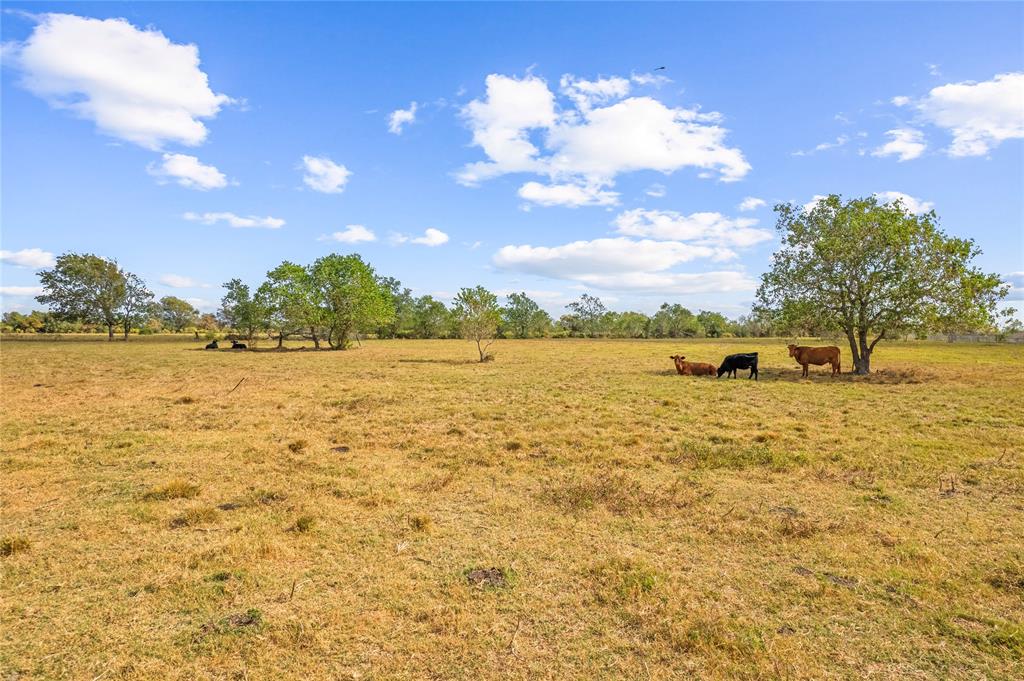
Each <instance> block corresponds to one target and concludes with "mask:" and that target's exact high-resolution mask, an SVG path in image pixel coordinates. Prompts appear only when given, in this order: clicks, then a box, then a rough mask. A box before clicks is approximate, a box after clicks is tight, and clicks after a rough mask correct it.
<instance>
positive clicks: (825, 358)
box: [789, 344, 842, 378]
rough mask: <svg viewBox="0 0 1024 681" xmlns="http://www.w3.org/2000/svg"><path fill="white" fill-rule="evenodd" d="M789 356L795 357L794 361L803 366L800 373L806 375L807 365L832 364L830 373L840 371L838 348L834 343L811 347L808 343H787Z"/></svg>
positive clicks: (833, 373) (834, 373)
mask: <svg viewBox="0 0 1024 681" xmlns="http://www.w3.org/2000/svg"><path fill="white" fill-rule="evenodd" d="M789 356H790V357H793V358H794V359H796V363H797V364H799V365H800V366H802V367H803V368H804V373H803V374H802V375H803V377H804V378H806V377H807V365H808V364H813V365H815V366H821V365H823V364H830V365H832V375H833V376H835V375H836V374H839V373H842V372H841V371H840V370H839V348H837V347H836V346H834V345H829V346H823V347H819V348H812V347H810V346H808V345H793V344H790V345H789Z"/></svg>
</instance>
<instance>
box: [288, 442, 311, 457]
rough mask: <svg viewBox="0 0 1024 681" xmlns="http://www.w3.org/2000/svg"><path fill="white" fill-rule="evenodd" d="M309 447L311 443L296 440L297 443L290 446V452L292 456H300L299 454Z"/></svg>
mask: <svg viewBox="0 0 1024 681" xmlns="http://www.w3.org/2000/svg"><path fill="white" fill-rule="evenodd" d="M308 446H309V443H308V442H306V441H305V440H296V441H295V442H291V443H289V444H288V451H290V452H291V453H292V454H298V453H299V452H301V451H303V450H304V449H306V447H308Z"/></svg>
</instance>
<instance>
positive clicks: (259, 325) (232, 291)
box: [220, 279, 268, 340]
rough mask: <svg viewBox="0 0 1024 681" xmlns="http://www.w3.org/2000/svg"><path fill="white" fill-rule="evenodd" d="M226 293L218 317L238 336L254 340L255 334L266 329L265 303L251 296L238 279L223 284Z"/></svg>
mask: <svg viewBox="0 0 1024 681" xmlns="http://www.w3.org/2000/svg"><path fill="white" fill-rule="evenodd" d="M224 288H226V289H227V293H225V294H224V297H223V298H222V299H221V303H220V317H221V319H223V320H224V323H225V325H226V326H229V327H231V328H232V329H234V330H235V331H237V332H238V333H239V334H240V335H242V336H244V337H245V338H248V339H250V340H254V339H255V337H256V333H257V332H258V331H260V330H261V329H264V328H266V325H267V316H268V311H267V308H266V307H265V301H263V300H262V299H261V297H259V296H253V295H252V293H251V292H250V291H249V285H248V284H244V283H242V281H241V280H240V279H232V280H231V281H229V282H227V283H226V284H224Z"/></svg>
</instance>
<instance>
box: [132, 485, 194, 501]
mask: <svg viewBox="0 0 1024 681" xmlns="http://www.w3.org/2000/svg"><path fill="white" fill-rule="evenodd" d="M198 494H199V487H198V485H193V484H192V483H189V482H185V481H184V480H171V481H170V482H168V483H167V484H165V485H160V486H159V487H154V488H152V489H150V490H149V491H148V492H146V493H145V494H144V495H143V496H142V498H143V499H145V500H146V501H166V500H168V499H191V498H192V497H194V496H197V495H198Z"/></svg>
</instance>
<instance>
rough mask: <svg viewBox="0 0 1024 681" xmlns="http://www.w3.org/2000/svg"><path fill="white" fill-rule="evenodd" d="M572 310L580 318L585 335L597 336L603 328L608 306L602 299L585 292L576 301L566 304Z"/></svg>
mask: <svg viewBox="0 0 1024 681" xmlns="http://www.w3.org/2000/svg"><path fill="white" fill-rule="evenodd" d="M566 307H567V308H569V309H570V310H572V313H573V315H575V317H576V319H577V320H579V325H580V328H581V330H582V331H583V335H585V336H591V337H592V336H596V335H597V334H598V332H600V331H602V330H603V326H604V324H603V322H604V319H605V315H606V314H608V308H606V307H605V306H604V303H602V302H601V299H600V298H598V297H597V296H592V295H590V294H589V293H584V294H583V295H582V296H580V299H579V300H577V301H576V302H573V303H569V304H568V305H566Z"/></svg>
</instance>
